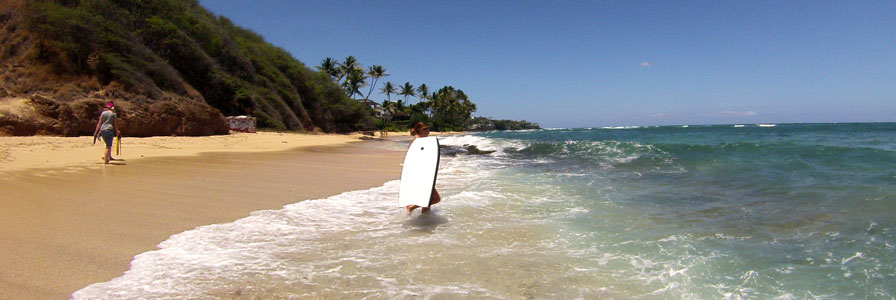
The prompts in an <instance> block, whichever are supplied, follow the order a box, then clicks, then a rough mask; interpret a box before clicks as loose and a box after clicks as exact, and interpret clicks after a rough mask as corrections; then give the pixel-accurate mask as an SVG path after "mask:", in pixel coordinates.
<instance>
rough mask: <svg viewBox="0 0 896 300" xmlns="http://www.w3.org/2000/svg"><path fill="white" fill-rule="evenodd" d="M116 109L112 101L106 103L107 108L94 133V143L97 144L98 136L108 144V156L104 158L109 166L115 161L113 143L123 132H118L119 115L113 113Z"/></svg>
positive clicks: (104, 109) (104, 161) (101, 115)
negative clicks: (111, 161) (110, 162)
mask: <svg viewBox="0 0 896 300" xmlns="http://www.w3.org/2000/svg"><path fill="white" fill-rule="evenodd" d="M114 109H115V104H114V103H112V101H109V103H106V106H105V107H103V113H102V114H100V120H99V121H98V122H97V123H96V130H94V131H93V137H94V139H93V141H94V142H96V137H97V135H100V136H102V137H103V142H105V143H106V155H105V156H103V163H105V164H109V161H110V160H115V159H113V158H112V141H113V140H115V137H116V136H121V131H118V120H117V115H116V114H115V112H114V111H113V110H114Z"/></svg>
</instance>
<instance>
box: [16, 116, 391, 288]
mask: <svg viewBox="0 0 896 300" xmlns="http://www.w3.org/2000/svg"><path fill="white" fill-rule="evenodd" d="M359 137H360V135H310V134H289V133H264V132H263V133H260V134H231V135H227V136H213V137H156V138H146V139H138V138H133V139H127V138H126V139H125V141H124V145H123V146H122V155H121V157H120V158H122V159H123V161H116V162H114V163H115V165H103V164H102V162H101V161H100V159H99V158H100V157H101V155H102V152H101V151H102V146H95V147H94V146H93V145H91V144H90V143H89V139H90V137H79V138H61V137H24V138H10V137H3V138H0V144H2V145H3V146H4V147H3V150H2V151H3V152H4V153H3V154H0V161H2V164H0V165H2V169H0V173H3V174H4V176H3V178H2V179H0V181H2V182H0V185H2V186H4V187H13V188H4V189H2V190H0V205H2V206H3V207H4V209H3V210H2V211H0V228H2V229H0V240H3V241H4V242H3V244H2V245H0V253H4V255H3V256H4V259H3V261H2V266H0V298H3V299H7V298H8V299H60V298H62V299H67V298H69V297H70V295H71V293H72V292H74V291H76V290H78V289H81V288H83V287H84V286H87V285H89V284H91V283H95V282H100V281H107V280H110V279H112V278H114V277H117V276H120V275H121V274H122V273H123V272H124V271H126V270H128V269H129V264H130V262H131V260H132V259H133V257H134V256H135V255H137V254H140V253H143V252H146V251H150V250H153V249H155V248H156V245H158V244H159V243H160V242H162V241H164V240H165V239H167V238H168V237H169V236H171V235H173V234H176V233H180V232H183V231H186V230H190V229H193V228H196V227H198V226H202V225H209V224H216V223H222V222H230V221H233V220H236V219H239V218H242V217H245V216H247V215H248V214H249V213H251V212H253V211H258V210H266V209H278V208H280V207H282V206H284V205H287V204H291V203H295V202H299V201H302V200H308V199H319V198H323V197H327V196H331V195H335V194H339V193H341V192H345V191H350V190H359V189H367V188H371V187H375V186H379V185H382V184H383V183H385V182H387V181H390V180H395V179H398V177H399V176H400V172H401V166H400V163H401V160H402V158H403V154H404V152H403V151H397V150H388V149H384V147H381V146H380V145H377V143H378V142H374V141H367V142H363V141H360V140H359V139H358V138H359ZM389 138H390V139H391V136H390V137H389ZM356 141H357V142H356ZM12 143H16V144H12ZM70 145H71V146H70ZM91 157H95V159H90V158H91ZM41 160H42V161H41Z"/></svg>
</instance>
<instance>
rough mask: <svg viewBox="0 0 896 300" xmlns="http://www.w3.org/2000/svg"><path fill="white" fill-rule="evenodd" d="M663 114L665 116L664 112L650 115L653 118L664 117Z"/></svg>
mask: <svg viewBox="0 0 896 300" xmlns="http://www.w3.org/2000/svg"><path fill="white" fill-rule="evenodd" d="M662 116H663V113H655V114H652V115H650V117H651V118H656V117H662Z"/></svg>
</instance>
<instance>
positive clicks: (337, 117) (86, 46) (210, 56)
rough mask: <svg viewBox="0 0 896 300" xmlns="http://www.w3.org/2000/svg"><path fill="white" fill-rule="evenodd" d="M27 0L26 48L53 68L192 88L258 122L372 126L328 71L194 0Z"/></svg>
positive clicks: (145, 87)
mask: <svg viewBox="0 0 896 300" xmlns="http://www.w3.org/2000/svg"><path fill="white" fill-rule="evenodd" d="M26 6H27V9H26V12H25V14H26V18H25V19H26V20H27V21H26V24H25V26H26V28H27V29H28V30H29V31H30V32H32V33H33V37H34V42H35V43H36V45H35V47H34V49H35V50H34V51H31V52H30V53H29V55H31V56H32V57H33V58H34V59H36V60H37V61H40V62H42V63H44V64H46V65H49V66H50V67H51V68H52V70H53V72H56V73H59V74H73V75H79V76H92V77H96V78H97V79H98V80H99V83H100V84H102V85H108V84H111V83H113V82H117V83H119V84H121V85H123V86H124V88H125V89H126V90H127V91H128V92H132V93H135V94H139V95H144V96H146V98H148V99H150V101H152V100H153V99H162V98H165V97H166V96H167V95H171V94H174V95H194V96H195V95H196V94H198V95H199V96H201V97H198V96H197V97H194V98H201V99H204V100H205V102H207V103H208V104H210V105H211V106H212V107H214V108H216V109H218V110H220V111H221V112H222V113H223V114H224V115H241V114H247V115H252V116H255V117H257V118H258V121H259V126H261V127H267V128H274V129H288V130H315V129H318V128H319V129H321V130H323V131H328V132H329V131H336V132H344V131H351V130H360V129H372V128H373V126H374V121H375V119H374V118H373V117H372V116H371V114H370V110H369V109H368V108H366V107H365V106H363V105H361V104H360V103H358V102H357V101H353V100H351V99H350V98H349V97H348V96H346V94H345V93H343V89H342V88H341V87H340V86H339V85H337V84H335V83H334V81H333V80H332V79H331V78H330V77H329V76H328V75H327V74H324V73H321V72H317V71H313V70H311V69H309V68H308V67H306V66H305V65H304V64H302V63H301V62H299V61H298V60H296V59H295V58H293V57H292V56H291V55H290V54H289V53H287V52H286V51H284V50H283V49H281V48H278V47H275V46H273V45H271V44H268V43H267V42H265V41H264V39H263V38H262V37H261V36H259V35H257V34H255V33H253V32H251V31H249V30H246V29H243V28H240V27H239V26H236V25H234V24H233V23H232V22H231V21H230V20H228V19H226V18H224V17H218V16H215V15H213V14H212V13H210V12H209V11H207V10H205V9H204V8H202V7H201V6H200V5H199V3H198V2H197V1H196V0H153V1H134V0H80V1H79V0H60V1H29V2H28V3H27V4H26ZM0 50H2V51H10V50H9V49H0ZM356 79H357V77H356Z"/></svg>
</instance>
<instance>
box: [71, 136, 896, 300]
mask: <svg viewBox="0 0 896 300" xmlns="http://www.w3.org/2000/svg"><path fill="white" fill-rule="evenodd" d="M440 143H441V144H442V145H447V146H450V147H449V148H446V149H443V155H442V159H441V163H440V169H439V176H438V180H437V184H436V187H437V189H438V190H439V193H440V194H441V196H442V203H440V204H438V205H436V206H434V208H433V212H432V213H430V214H429V215H425V216H418V214H419V210H417V212H416V213H415V214H414V215H413V216H412V217H411V218H410V219H408V218H406V217H405V216H404V213H403V212H402V208H399V207H397V201H398V186H399V184H398V183H399V182H398V181H391V182H388V183H386V184H384V185H383V186H380V187H376V188H372V189H369V190H360V191H351V192H346V193H343V194H339V195H336V196H332V197H328V198H324V199H317V200H306V201H300V202H297V203H295V204H291V205H288V206H285V207H283V208H282V209H279V210H266V211H257V212H254V213H252V215H251V216H249V217H246V218H243V219H240V220H237V221H235V222H232V223H225V224H215V225H209V226H202V227H199V228H196V229H194V230H190V231H186V232H183V233H179V234H176V235H173V236H171V237H170V238H169V239H168V240H166V241H164V242H163V243H161V244H160V245H159V249H158V250H155V251H150V252H146V253H143V254H140V255H137V256H136V257H135V258H134V260H133V262H132V263H131V269H130V270H128V271H127V272H126V273H125V274H124V275H123V276H121V277H118V278H115V279H113V280H111V281H109V282H101V283H96V284H93V285H90V286H87V287H85V288H84V289H82V290H80V291H77V292H75V293H74V294H73V297H74V298H75V299H110V298H111V299H114V298H122V299H308V298H323V299H521V298H525V299H894V297H896V123H850V124H744V125H736V124H731V125H711V126H694V125H692V126H649V127H648V126H645V127H613V128H579V129H546V130H531V131H515V132H486V133H476V134H470V135H458V136H448V137H440ZM407 145H408V142H407V141H403V142H394V143H388V144H387V145H385V147H392V148H394V149H406V147H407ZM464 145H476V146H477V147H478V148H479V149H480V150H488V151H495V152H493V153H490V154H484V155H467V154H464V151H463V150H460V149H462V147H463V146H464Z"/></svg>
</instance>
